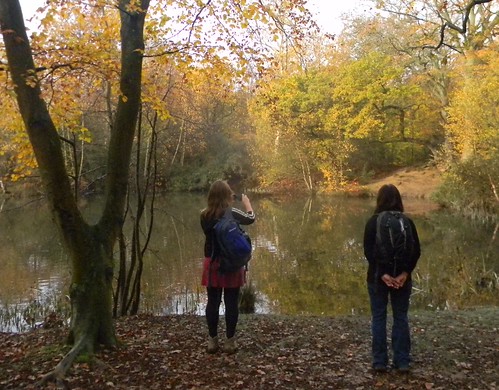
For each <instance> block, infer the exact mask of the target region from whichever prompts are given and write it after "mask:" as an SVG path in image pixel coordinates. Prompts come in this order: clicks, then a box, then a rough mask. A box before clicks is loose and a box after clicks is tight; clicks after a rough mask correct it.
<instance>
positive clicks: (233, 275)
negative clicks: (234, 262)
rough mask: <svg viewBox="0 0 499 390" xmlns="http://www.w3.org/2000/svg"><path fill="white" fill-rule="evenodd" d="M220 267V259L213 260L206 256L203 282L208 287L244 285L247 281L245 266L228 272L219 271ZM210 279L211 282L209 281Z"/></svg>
mask: <svg viewBox="0 0 499 390" xmlns="http://www.w3.org/2000/svg"><path fill="white" fill-rule="evenodd" d="M210 268H211V269H210ZM219 268H220V262H219V261H218V260H215V261H213V262H212V261H211V258H210V257H205V258H204V263H203V277H202V279H201V284H202V285H203V286H206V287H218V288H220V287H222V288H236V287H242V286H244V284H245V283H246V269H245V267H241V269H240V270H239V271H236V272H230V273H226V274H220V273H219V272H218V269H219ZM208 280H210V282H211V283H208Z"/></svg>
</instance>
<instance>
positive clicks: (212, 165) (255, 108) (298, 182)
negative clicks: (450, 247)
mask: <svg viewBox="0 0 499 390" xmlns="http://www.w3.org/2000/svg"><path fill="white" fill-rule="evenodd" d="M77 3H78V6H75V4H72V5H71V2H62V4H63V6H61V7H59V8H57V7H54V8H50V9H49V8H44V9H43V12H42V13H41V14H40V15H44V16H43V17H41V21H40V22H37V21H36V20H32V21H31V23H32V25H37V23H39V25H38V28H37V29H36V30H33V31H32V32H31V40H32V46H33V48H34V54H35V59H36V62H37V64H38V67H39V68H38V69H39V78H40V80H41V83H42V87H43V93H44V96H45V97H46V99H47V100H48V105H49V110H50V112H51V114H52V116H53V118H54V120H55V122H56V127H57V128H58V129H59V132H60V135H61V137H63V139H65V140H66V141H67V142H66V143H65V145H66V152H65V156H66V159H67V161H66V163H67V165H68V167H70V170H71V172H72V173H71V175H72V177H73V178H74V183H75V186H77V187H78V191H79V192H81V193H84V194H90V193H95V192H100V191H102V189H103V184H102V183H103V178H104V177H105V174H106V173H105V172H106V171H105V158H106V156H107V155H106V148H105V146H106V145H107V143H108V139H109V127H110V123H112V119H113V115H114V112H113V107H114V105H113V104H114V102H115V101H116V99H119V95H120V93H119V86H118V78H117V76H116V75H117V73H116V72H117V70H118V69H119V60H120V56H119V45H118V44H117V39H118V38H117V37H118V32H119V23H118V21H117V19H116V18H115V17H114V15H113V11H112V9H111V8H109V7H108V8H106V7H96V6H95V4H92V2H89V3H88V4H87V3H80V2H77ZM441 3H442V4H440V5H438V4H439V2H437V3H435V4H436V6H435V5H434V4H433V2H425V1H422V2H417V3H415V5H414V6H412V5H410V4H409V2H407V3H406V2H399V1H393V2H390V1H384V2H378V3H377V4H376V5H377V8H374V7H373V8H370V9H367V8H365V9H363V11H364V12H362V13H357V14H351V15H350V16H348V15H347V16H346V19H345V21H344V28H343V30H342V31H341V32H340V33H338V34H337V35H336V36H333V35H331V34H329V33H323V32H321V30H320V29H319V27H318V26H317V25H316V24H315V22H313V21H312V20H308V19H307V20H306V21H305V22H304V20H305V19H304V18H305V16H303V15H307V17H309V16H310V15H308V14H306V13H304V14H303V15H302V16H299V15H298V14H296V15H293V14H291V15H284V14H283V15H279V17H280V18H281V19H282V20H285V21H286V23H287V26H286V25H285V24H282V25H281V27H280V28H278V29H276V30H271V29H268V30H267V31H262V30H261V31H258V30H256V27H255V26H251V25H250V24H247V25H245V24H242V25H240V26H238V27H237V28H236V27H235V25H234V26H233V27H234V29H233V31H231V32H229V33H228V35H229V36H230V39H229V40H228V41H229V42H230V43H229V44H227V43H226V42H227V41H226V40H224V41H223V42H224V43H223V44H222V43H221V41H222V39H221V36H218V37H215V38H213V36H214V35H213V31H211V34H212V38H213V39H211V40H208V38H207V37H208V36H209V35H210V29H209V28H208V29H207V28H204V30H199V31H198V32H196V34H197V35H196V37H195V39H196V40H197V41H194V40H193V36H189V34H186V33H185V32H183V30H182V29H181V28H180V27H182V26H181V25H179V24H176V23H180V22H179V21H181V20H182V17H186V15H187V14H185V15H183V14H182V12H183V11H180V8H179V14H178V15H176V16H175V17H178V19H177V20H176V22H174V23H173V26H174V27H171V25H172V22H171V21H172V20H175V17H174V16H169V15H165V14H163V15H161V14H160V11H159V10H156V11H152V12H150V13H151V14H154V13H155V12H157V15H158V16H159V17H158V18H151V21H150V24H149V25H148V26H147V39H148V42H147V49H146V50H147V53H146V58H145V62H144V81H143V94H144V95H143V98H142V108H141V110H142V111H141V118H142V120H141V124H140V126H141V127H142V130H141V140H140V141H141V143H140V145H138V147H139V148H140V149H141V150H142V151H143V153H142V155H141V157H140V158H142V159H145V158H146V156H147V153H146V151H147V150H148V148H149V147H150V146H151V144H152V143H151V140H152V138H153V137H157V141H156V142H157V144H156V145H157V146H156V151H155V153H156V156H155V158H156V167H157V171H156V178H155V183H156V185H157V187H158V188H161V189H163V190H166V191H206V190H207V188H208V186H209V184H210V183H211V182H213V180H215V179H217V178H224V179H228V180H229V182H230V183H231V184H233V185H234V186H235V187H236V188H238V189H254V190H258V191H261V192H271V193H279V192H281V193H282V192H288V191H289V190H292V191H293V192H305V191H307V192H310V193H316V192H324V191H328V192H336V191H345V190H348V191H350V190H352V188H354V189H358V188H359V186H362V185H363V184H365V183H367V182H368V181H370V180H371V179H372V178H373V177H377V176H380V175H383V174H384V173H387V172H389V171H392V170H394V169H396V168H399V167H404V166H415V165H416V166H421V165H434V166H437V167H438V168H439V169H440V170H441V171H442V172H443V173H444V177H445V180H444V183H443V186H442V187H441V189H440V191H439V192H438V193H437V198H436V199H437V200H438V201H439V202H440V203H441V204H443V205H445V206H449V207H452V208H454V209H457V210H460V211H463V212H466V213H468V214H471V215H481V216H490V215H493V214H496V213H497V205H498V203H499V200H498V199H499V198H498V195H497V189H496V188H497V183H498V182H499V164H498V161H499V160H498V142H499V141H498V139H499V136H498V121H499V119H498V115H497V106H498V99H499V96H498V94H497V87H498V86H499V77H498V74H497V70H496V69H497V64H498V54H497V53H498V51H497V42H496V40H495V37H496V35H497V29H498V27H497V21H498V15H497V3H496V2H488V3H485V4H477V5H475V6H474V7H472V8H470V9H467V8H466V6H467V5H468V4H471V3H473V2H469V1H453V2H441ZM475 3H479V2H475ZM96 4H97V3H96ZM276 9H278V8H276ZM184 11H185V8H184ZM185 12H187V11H185ZM189 12H193V10H190V11H189ZM283 12H284V11H283ZM466 12H468V18H467V19H466V23H467V24H464V20H465V19H464V18H465V16H466ZM250 13H251V11H250ZM247 16H248V17H249V18H251V16H252V15H250V14H248V15H247ZM253 16H254V15H253ZM300 17H301V18H303V19H301V20H300ZM256 19H258V18H256ZM269 19H271V18H269ZM277 19H278V18H277V15H276V20H277ZM226 22H227V27H230V23H234V21H232V22H231V21H230V20H229V19H227V21H226ZM265 22H270V20H267V21H265V20H263V19H262V20H256V24H258V23H260V24H264V23H265ZM444 22H445V23H446V29H445V33H441V31H444V30H441V26H442V23H444ZM168 23H169V24H168ZM299 24H300V25H301V26H302V27H304V26H306V27H308V29H304V30H302V36H299V37H297V36H296V35H294V36H293V34H292V32H291V31H292V26H293V25H295V26H296V25H299ZM246 27H247V28H246ZM245 28H246V30H245ZM238 29H239V30H238ZM227 31H228V30H227ZM249 31H251V32H249ZM217 34H218V33H217ZM174 37H175V39H177V38H178V41H174V40H173V38H174ZM189 39H191V41H189ZM231 45H234V46H239V47H240V48H243V49H244V50H243V52H242V53H239V54H238V55H237V58H235V57H234V54H233V53H231V50H232V49H231ZM47 47H49V49H47ZM50 47H51V49H50ZM1 77H3V78H5V79H4V80H3V82H2V84H4V85H8V79H9V76H8V73H5V72H4V73H2V76H1ZM0 105H1V107H2V112H3V113H4V115H2V118H0V126H1V127H2V129H4V131H3V132H2V136H1V140H0V148H1V149H0V150H1V157H0V158H1V160H2V164H1V174H2V181H3V184H4V186H8V187H11V184H10V183H11V182H18V183H19V182H22V183H23V187H24V188H27V187H34V188H38V185H37V182H38V180H39V179H38V177H37V173H36V162H35V159H34V157H33V154H32V152H31V146H30V145H29V142H28V138H27V135H26V134H25V133H24V130H23V124H22V121H21V118H20V116H19V115H18V113H17V109H16V103H15V101H14V99H13V95H12V93H7V94H3V95H2V98H1V101H0ZM135 164H137V165H142V167H143V166H144V162H143V161H142V162H141V161H136V162H135ZM8 183H9V184H8Z"/></svg>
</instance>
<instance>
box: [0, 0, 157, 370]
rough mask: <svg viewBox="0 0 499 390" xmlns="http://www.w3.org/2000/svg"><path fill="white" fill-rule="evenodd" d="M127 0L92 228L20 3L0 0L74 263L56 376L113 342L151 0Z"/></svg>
mask: <svg viewBox="0 0 499 390" xmlns="http://www.w3.org/2000/svg"><path fill="white" fill-rule="evenodd" d="M130 2H132V1H131V0H121V1H119V2H118V7H119V10H120V18H121V30H120V34H121V48H122V55H121V76H120V87H121V93H122V97H121V98H120V99H119V103H118V106H117V109H116V115H115V118H114V123H113V126H112V130H111V139H110V143H109V150H108V167H107V181H106V201H105V207H104V210H103V213H102V216H101V219H100V220H99V222H98V223H97V224H95V225H92V226H91V225H89V224H88V223H86V222H85V221H84V219H83V217H82V215H81V213H80V211H79V209H78V206H77V202H76V199H75V194H74V192H73V191H72V188H71V184H70V181H69V178H68V174H67V171H66V167H65V163H64V156H63V153H62V148H61V141H60V137H59V134H58V132H57V129H56V128H55V126H54V123H53V121H52V119H51V117H50V113H49V111H48V109H47V105H46V104H45V102H44V100H43V99H42V94H41V88H40V84H39V82H38V78H37V74H36V68H35V65H34V61H33V56H32V52H31V47H30V44H29V40H28V37H27V34H26V29H25V26H24V21H23V15H22V12H21V7H20V5H19V1H18V0H2V1H0V25H1V28H2V35H3V39H4V43H5V50H6V53H7V60H8V67H9V72H10V74H11V76H12V80H13V82H14V84H15V92H16V96H17V102H18V106H19V110H20V113H21V116H22V118H23V121H24V125H25V128H26V131H27V134H28V136H29V139H30V142H31V145H32V147H33V151H34V154H35V157H36V160H37V163H38V167H39V170H40V174H41V177H42V181H43V184H44V188H45V193H46V196H47V199H48V203H49V206H50V208H51V211H52V214H53V217H54V220H55V221H56V223H57V225H58V227H59V228H60V232H61V236H62V241H63V242H64V244H65V245H66V247H67V249H68V251H69V255H70V259H71V264H72V280H71V287H70V297H71V305H72V314H71V327H70V335H69V336H70V337H69V338H70V340H71V341H72V342H73V344H74V347H73V349H72V350H71V352H70V353H69V354H68V356H66V357H65V358H64V359H63V361H62V362H61V363H60V364H59V366H58V368H56V371H55V376H56V377H57V376H60V374H62V376H63V375H64V373H65V370H67V367H69V366H70V365H71V363H72V361H73V359H74V357H76V356H77V355H78V354H80V353H83V352H84V353H90V354H91V353H92V352H93V351H94V347H95V346H96V345H97V344H104V345H106V346H113V345H115V344H116V337H115V332H114V326H113V321H112V306H113V300H112V279H113V249H114V245H115V242H116V240H117V237H118V235H119V232H120V229H121V225H122V223H123V214H124V208H125V202H126V193H127V187H128V176H129V165H130V159H131V151H132V144H133V140H134V134H135V127H136V122H137V116H138V111H139V107H140V96H141V77H142V59H143V57H142V54H143V49H144V39H143V27H144V19H145V15H146V12H147V8H148V6H149V0H142V1H140V2H139V3H140V8H141V9H136V8H135V7H130V8H128V5H129V3H130ZM134 4H136V2H134ZM53 375H54V374H53Z"/></svg>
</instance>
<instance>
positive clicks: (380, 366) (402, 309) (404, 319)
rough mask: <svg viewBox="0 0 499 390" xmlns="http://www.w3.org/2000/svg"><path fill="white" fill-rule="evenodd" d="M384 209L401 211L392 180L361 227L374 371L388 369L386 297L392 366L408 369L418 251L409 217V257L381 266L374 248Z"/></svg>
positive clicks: (415, 231)
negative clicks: (400, 262) (413, 275)
mask: <svg viewBox="0 0 499 390" xmlns="http://www.w3.org/2000/svg"><path fill="white" fill-rule="evenodd" d="M383 211H399V212H403V211H404V206H403V204H402V198H401V196H400V192H399V190H398V189H397V187H395V186H394V185H392V184H387V185H383V186H382V187H381V188H380V189H379V191H378V195H377V199H376V208H375V211H374V215H373V216H371V218H369V220H368V221H367V223H366V227H365V231H364V255H365V257H366V259H367V261H368V263H369V267H368V271H367V286H368V292H369V298H370V304H371V317H372V318H371V321H372V322H371V332H372V367H373V369H374V370H375V371H377V372H385V371H387V369H388V349H387V341H386V338H387V334H386V333H387V332H386V318H387V306H388V297H390V302H391V307H392V314H393V327H392V350H393V368H395V369H397V370H398V371H400V372H408V371H409V363H410V352H411V338H410V332H409V320H408V311H409V298H410V296H411V290H412V281H411V272H412V271H413V270H414V268H415V267H416V264H417V261H418V259H419V257H420V255H421V249H420V244H419V238H418V233H417V230H416V226H415V225H414V222H413V221H412V220H411V219H409V223H410V227H411V229H412V236H413V250H412V255H411V256H410V258H408V259H405V261H404V262H403V266H402V267H399V269H398V270H396V274H394V270H393V268H392V267H382V266H381V267H380V264H379V260H380V259H379V258H378V257H379V252H378V251H376V229H377V226H376V225H377V217H378V214H379V213H381V212H383Z"/></svg>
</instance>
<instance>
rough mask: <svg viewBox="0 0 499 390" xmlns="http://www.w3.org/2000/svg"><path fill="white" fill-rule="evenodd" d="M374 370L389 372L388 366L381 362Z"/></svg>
mask: <svg viewBox="0 0 499 390" xmlns="http://www.w3.org/2000/svg"><path fill="white" fill-rule="evenodd" d="M373 370H374V372H378V373H382V372H387V371H388V368H387V367H386V366H383V365H381V364H376V365H374V366H373Z"/></svg>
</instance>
